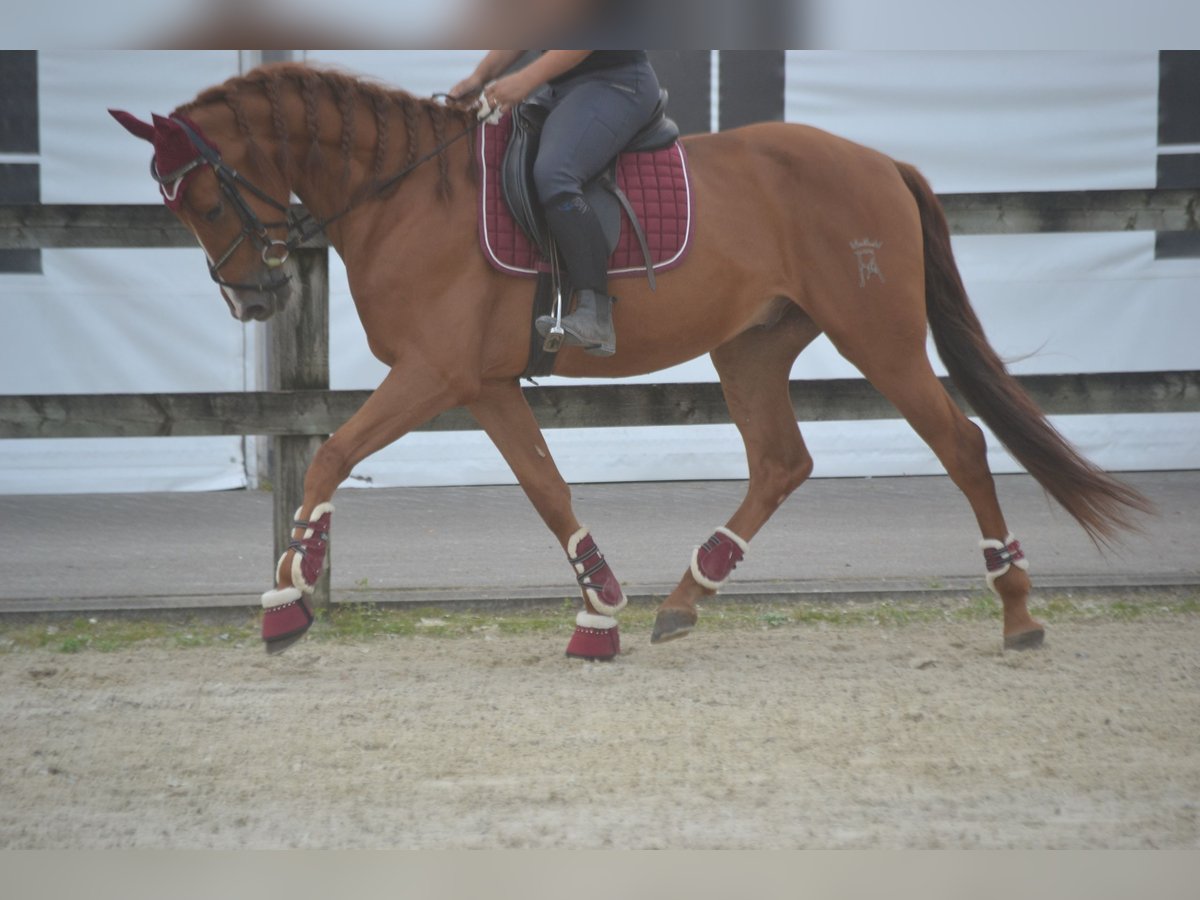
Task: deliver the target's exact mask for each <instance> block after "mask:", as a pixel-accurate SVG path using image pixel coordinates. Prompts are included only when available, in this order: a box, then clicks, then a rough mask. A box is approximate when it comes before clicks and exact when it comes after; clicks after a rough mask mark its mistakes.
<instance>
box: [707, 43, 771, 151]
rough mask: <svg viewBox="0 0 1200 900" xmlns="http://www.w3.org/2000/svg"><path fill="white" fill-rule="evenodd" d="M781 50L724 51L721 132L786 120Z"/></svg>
mask: <svg viewBox="0 0 1200 900" xmlns="http://www.w3.org/2000/svg"><path fill="white" fill-rule="evenodd" d="M783 79H784V54H783V51H782V50H722V51H721V107H720V116H721V130H722V131H725V130H726V129H728V128H736V127H738V126H739V125H749V124H751V123H752V122H779V121H782V120H783Z"/></svg>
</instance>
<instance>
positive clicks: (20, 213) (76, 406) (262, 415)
mask: <svg viewBox="0 0 1200 900" xmlns="http://www.w3.org/2000/svg"><path fill="white" fill-rule="evenodd" d="M940 199H941V201H942V204H943V206H944V207H945V209H946V214H947V217H948V219H949V220H950V227H951V231H952V232H953V233H954V234H956V235H972V234H1029V233H1050V232H1099V231H1109V232H1112V231H1190V232H1198V231H1200V189H1196V190H1193V189H1184V190H1118V191H1055V192H1038V193H1005V194H943V195H941V197H940ZM192 246H195V239H194V238H193V237H192V236H191V235H190V234H189V233H188V232H187V231H186V229H184V228H183V226H182V225H181V224H180V223H179V222H178V220H176V219H175V217H174V215H173V214H172V213H171V212H170V211H168V210H167V209H166V208H165V207H163V206H161V205H157V204H156V205H146V206H129V205H73V204H68V205H7V206H0V249H5V248H18V249H31V248H64V247H76V248H80V247H144V248H150V247H192ZM296 255H297V261H298V265H299V267H300V273H301V279H300V287H301V296H300V297H299V298H297V299H298V302H294V303H292V304H290V305H289V307H288V309H287V310H286V311H284V312H283V313H281V314H279V315H277V316H276V317H274V318H273V319H272V320H271V321H270V322H269V323H268V326H267V327H268V332H269V335H270V337H269V346H268V363H269V365H268V382H269V388H270V390H268V391H258V392H244V393H179V394H82V395H41V394H26V395H19V396H0V438H61V437H148V436H184V435H187V436H194V435H266V436H269V437H270V439H271V453H270V464H269V473H268V477H269V479H270V481H271V483H272V485H273V488H274V498H275V500H274V508H275V553H276V556H275V557H272V559H271V565H272V570H273V567H274V560H275V558H277V557H278V555H279V554H280V553H282V552H283V549H284V548H285V547H286V545H287V541H288V539H289V535H290V528H289V525H290V522H291V518H292V514H293V512H294V511H295V507H296V505H297V504H298V498H299V497H300V496H301V495H302V493H303V480H304V471H305V468H306V467H307V464H308V460H309V459H310V458H311V456H312V453H313V452H314V451H315V449H316V448H317V446H319V445H320V443H321V441H322V440H324V438H325V436H327V435H328V434H329V433H330V432H332V431H334V430H335V429H336V428H337V427H338V426H339V425H341V423H342V422H344V421H345V420H346V419H347V418H348V417H349V416H350V415H351V414H352V413H353V412H354V411H355V410H356V409H357V408H358V406H359V405H360V404H361V403H362V402H363V400H364V399H365V398H366V397H367V395H368V393H369V392H367V391H330V390H329V306H328V297H329V261H328V249H327V246H326V243H325V241H324V239H323V238H321V237H318V238H315V239H314V240H313V241H311V242H310V243H309V244H307V245H306V246H305V248H303V249H301V250H299V251H297V254H296ZM214 290H215V288H214ZM1019 380H1020V381H1021V383H1022V384H1023V385H1024V387H1025V389H1026V390H1027V391H1029V392H1030V394H1031V395H1032V396H1033V398H1034V399H1035V400H1036V401H1037V403H1038V404H1039V405H1040V406H1041V407H1042V408H1043V409H1045V410H1046V411H1047V412H1048V413H1051V414H1081V413H1117V412H1200V371H1183V372H1118V373H1104V374H1091V375H1039V376H1025V377H1022V378H1020V379H1019ZM946 384H947V387H949V388H950V390H951V393H952V395H953V396H954V397H955V399H956V400H958V402H959V403H960V404H962V400H961V398H959V397H958V394H957V392H956V391H955V390H954V389H953V387H952V386H951V385H949V383H948V382H946ZM525 395H526V397H527V398H528V400H529V402H530V405H531V406H532V407H533V410H534V413H535V415H536V416H537V419H538V421H539V423H540V424H541V425H542V427H543V428H588V427H605V426H640V425H710V424H723V423H727V422H729V414H728V411H727V410H726V409H725V404H724V401H723V399H722V397H721V390H720V386H719V385H716V384H612V385H602V386H593V385H585V386H554V387H550V386H533V387H527V388H526V389H525ZM791 396H792V406H793V408H794V409H795V411H796V418H797V419H798V420H800V421H822V420H839V419H840V420H847V419H888V418H895V417H897V413H896V411H895V409H894V408H893V407H892V406H891V404H890V403H888V402H887V401H886V400H884V399H883V397H882V396H880V395H879V394H878V393H877V392H876V391H875V390H874V388H872V387H871V386H870V385H869V384H868V383H867V382H865V381H863V380H861V379H832V380H823V381H794V382H792V384H791ZM477 427H478V426H477V425H476V423H475V422H474V420H473V419H472V418H471V417H470V415H469V414H468V413H467V412H466V411H465V410H452V411H450V412H447V413H445V414H443V415H441V416H438V417H437V418H436V419H434V420H432V421H431V422H428V423H427V424H425V425H424V426H422V429H421V430H429V431H460V430H473V429H476V428H477ZM328 584H329V580H328V574H327V575H326V576H325V578H323V579H322V583H321V584H320V585H318V588H317V595H316V601H317V603H318V604H319V605H320V604H325V603H328V597H329V593H328V590H329V589H328Z"/></svg>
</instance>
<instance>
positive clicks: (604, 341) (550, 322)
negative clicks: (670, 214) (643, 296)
mask: <svg viewBox="0 0 1200 900" xmlns="http://www.w3.org/2000/svg"><path fill="white" fill-rule="evenodd" d="M546 224H547V225H549V227H550V233H551V234H552V235H553V236H554V241H555V243H556V244H557V245H558V250H559V252H560V253H561V254H562V257H563V263H564V264H565V266H566V269H567V272H568V274H569V275H570V276H571V281H572V282H573V283H574V285H575V289H576V294H577V297H578V302H577V304H576V306H575V310H574V312H572V313H571V314H570V315H568V316H563V319H562V327H563V332H564V333H565V336H564V340H565V341H566V343H568V344H572V345H574V346H579V347H583V348H584V350H585V351H587V352H588V353H591V354H592V355H593V356H612V355H613V354H614V353H616V352H617V335H616V332H615V331H614V330H613V322H612V304H613V298H612V297H610V296H609V295H608V243H607V242H606V241H605V239H604V229H603V228H602V227H601V225H600V219H599V218H598V217H597V216H596V213H595V211H594V210H593V209H592V208H591V206H589V205H588V202H587V201H586V200H585V199H584V198H583V197H582V196H581V195H579V194H574V195H571V194H561V195H559V196H558V197H557V198H555V199H554V200H553V201H551V202H550V203H549V204H547V205H546ZM554 321H555V320H554V317H553V316H539V317H538V320H537V322H535V323H534V325H535V326H536V328H537V331H538V334H540V335H541V336H542V337H545V336H546V335H548V334H549V333H550V329H551V328H553V327H554Z"/></svg>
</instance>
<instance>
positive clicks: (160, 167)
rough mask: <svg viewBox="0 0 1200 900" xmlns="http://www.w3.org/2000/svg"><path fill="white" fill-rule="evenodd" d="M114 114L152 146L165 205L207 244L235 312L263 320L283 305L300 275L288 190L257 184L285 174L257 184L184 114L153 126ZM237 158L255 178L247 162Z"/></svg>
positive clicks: (211, 265) (247, 318)
mask: <svg viewBox="0 0 1200 900" xmlns="http://www.w3.org/2000/svg"><path fill="white" fill-rule="evenodd" d="M109 112H110V113H111V114H112V116H113V118H114V119H116V120H117V121H118V122H120V123H121V125H123V126H124V127H125V129H126V130H127V131H129V132H130V134H133V135H135V136H137V137H139V138H141V139H142V140H145V141H149V142H150V143H151V144H153V145H154V157H153V159H152V160H151V161H150V174H151V177H153V178H154V180H155V181H157V182H158V186H159V191H160V193H161V194H162V197H163V202H164V203H166V205H167V207H168V208H169V209H170V210H171V211H172V212H174V213H175V215H176V216H178V217H179V219H180V221H182V222H183V224H184V225H185V226H186V227H187V229H188V230H189V231H191V232H192V234H193V235H195V237H196V240H198V241H199V242H200V246H201V247H203V248H204V252H205V253H206V254H207V255H208V269H209V273H210V274H211V275H212V278H213V281H215V282H216V283H217V284H219V285H220V286H221V294H222V296H223V297H224V298H225V302H226V303H227V304H228V305H229V311H230V312H231V313H232V314H233V317H234V318H235V319H237V320H238V321H240V322H247V321H250V320H251V319H256V320H260V321H261V320H263V319H267V318H270V317H271V316H272V315H273V314H274V313H276V312H278V311H279V310H280V309H282V308H283V307H284V305H285V304H286V303H287V301H288V299H289V298H290V296H291V293H292V277H293V275H294V265H293V264H292V263H289V262H288V254H289V252H290V250H291V247H290V246H289V244H288V242H287V231H288V222H287V218H286V214H287V201H288V190H287V188H286V186H282V185H278V184H277V185H275V186H274V192H275V193H277V194H280V195H281V196H273V195H272V193H271V192H270V191H269V190H268V189H264V188H263V187H260V186H259V184H264V185H270V184H271V183H272V182H278V181H279V178H274V179H270V178H267V177H265V176H263V177H258V178H257V181H258V182H259V184H256V183H255V182H254V181H251V180H250V178H248V177H247V176H245V175H242V174H240V173H239V172H238V170H237V169H235V168H233V167H231V166H230V165H229V164H228V163H227V161H226V160H225V159H223V158H222V156H221V152H220V150H219V149H218V148H217V145H216V144H215V143H213V142H212V141H211V140H210V139H209V138H208V137H206V136H205V134H204V133H203V132H202V131H201V130H200V127H199V126H198V125H196V123H195V122H193V121H192V120H190V119H188V118H187V117H186V116H181V115H175V116H172V117H170V118H164V117H163V116H158V115H155V116H154V117H153V122H152V123H151V122H143V121H141V120H140V119H138V118H136V117H135V116H133V115H130V114H129V113H127V112H122V111H120V110H111V109H110V110H109ZM236 161H237V162H238V163H239V165H241V164H242V163H246V164H247V165H246V171H247V172H250V173H251V175H250V177H251V178H253V177H255V176H256V174H257V173H254V171H253V169H252V168H250V167H249V161H248V160H236ZM264 219H265V221H264ZM272 235H275V236H272Z"/></svg>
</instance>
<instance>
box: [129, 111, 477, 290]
mask: <svg viewBox="0 0 1200 900" xmlns="http://www.w3.org/2000/svg"><path fill="white" fill-rule="evenodd" d="M171 118H172V121H174V122H175V123H176V124H177V125H179V127H180V128H182V129H183V133H184V134H186V135H187V137H188V140H189V141H191V142H192V146H193V147H194V148H195V150H196V152H197V153H198V154H199V156H197V157H196V158H195V159H193V160H192V161H191V162H189V163H187V164H185V165H184V166H182V167H181V168H179V169H176V170H175V171H174V172H171V173H170V174H169V175H165V176H164V175H160V174H159V173H158V170H157V168H156V167H155V165H154V160H153V159H152V160H151V161H150V174H151V175H152V176H153V178H154V180H155V181H157V182H158V183H159V185H161V186H162V189H163V196H164V197H167V198H168V199H172V200H173V199H174V198H175V197H176V196H177V193H178V191H179V188H180V185H181V184H182V180H183V178H184V176H186V175H187V174H188V173H190V172H191V171H192V170H193V169H196V168H198V167H200V166H202V165H208V166H210V167H211V168H212V170H213V173H214V174H215V175H216V176H217V182H218V183H219V184H220V187H221V191H222V192H223V193H224V194H225V196H226V197H228V198H229V200H230V202H231V203H232V204H233V207H234V209H235V210H237V214H238V218H240V219H241V221H242V231H241V233H240V234H239V235H238V236H237V237H236V238H234V240H233V243H231V244H230V245H229V247H228V248H227V249H226V250H225V252H224V253H223V254H221V257H220V258H219V259H218V260H216V261H215V262H210V263H209V266H208V273H209V275H210V276H211V277H212V280H213V281H215V282H216V283H217V284H219V285H221V286H222V287H228V288H233V289H235V290H253V291H276V290H278V289H279V288H281V287H283V286H284V285H285V284H287V283H288V282H289V281H290V280H291V276H290V275H284V276H283V277H282V279H277V278H274V277H270V278H268V280H267V281H265V282H263V281H260V282H259V283H257V284H237V283H232V282H228V281H223V280H222V279H221V276H220V270H221V267H222V266H224V265H225V264H226V263H227V262H229V260H230V258H231V257H232V256H233V254H234V253H235V252H236V251H237V249H238V247H240V246H241V245H242V243H243V242H244V241H245V240H246V239H247V238H249V239H251V240H252V241H253V242H254V243H255V244H256V245H257V246H258V247H259V250H260V252H261V254H262V260H263V263H264V264H265V265H266V266H267V268H268V269H270V270H272V273H271V274H272V275H273V274H274V272H273V270H275V269H277V268H279V267H280V266H282V265H283V264H284V263H285V262H286V261H287V259H288V257H289V256H290V255H291V253H292V251H293V250H296V249H297V248H299V247H300V246H301V245H303V244H304V243H306V242H307V241H309V240H310V239H312V238H313V237H315V236H316V235H318V234H320V233H322V232H324V231H325V229H326V228H327V227H328V226H329V225H330V224H332V223H333V222H336V221H337V220H338V219H340V218H342V217H343V216H345V215H346V214H347V213H349V212H351V211H352V210H354V209H355V208H357V207H358V206H359V205H360V204H362V203H363V202H365V201H367V200H372V199H375V198H376V197H378V196H379V195H380V194H382V193H384V192H385V191H386V190H388V188H390V187H392V186H393V185H394V184H396V183H397V182H400V181H402V180H403V179H405V178H407V177H408V176H409V175H410V174H412V172H413V171H414V170H416V169H417V168H419V167H420V166H422V165H424V164H425V163H427V162H429V161H430V160H431V159H435V158H436V157H438V156H440V155H441V154H442V153H444V152H445V151H446V150H447V149H449V148H450V147H451V146H452V145H454V144H455V143H457V142H458V141H460V140H462V139H463V138H464V137H466V136H467V135H469V134H471V133H472V132H473V131H474V130H475V129H476V128H478V127H479V121H478V120H474V121H472V122H471V123H470V124H469V125H467V127H466V128H464V129H463V130H462V131H460V132H459V133H458V134H456V135H455V136H454V137H452V138H450V139H449V140H446V141H443V142H442V143H441V144H439V145H438V146H437V147H434V148H433V149H432V150H430V151H429V152H428V153H426V154H425V155H424V156H422V157H420V158H419V159H417V160H415V161H413V162H412V163H410V164H409V165H407V166H405V167H404V168H403V169H401V170H400V171H399V172H397V173H396V174H394V175H391V176H389V177H387V178H385V179H384V180H382V181H379V182H377V183H375V184H374V185H373V186H372V188H371V190H370V191H369V192H368V193H364V194H360V195H359V196H358V197H357V198H356V199H354V200H351V201H350V202H349V203H347V204H346V205H345V206H344V207H342V208H341V209H340V210H338V211H337V212H335V213H333V214H332V215H329V216H326V217H325V218H323V219H317V218H315V217H314V216H313V215H312V213H310V212H308V210H305V211H304V212H303V214H301V215H297V214H295V213H294V212H293V210H292V208H291V207H290V206H287V205H285V204H282V203H279V202H278V201H277V200H275V198H273V197H271V196H270V195H269V194H268V193H267V192H266V191H264V190H262V189H261V188H259V187H258V186H257V185H256V184H254V183H253V182H252V181H250V180H249V179H248V178H246V177H245V176H243V175H242V174H240V173H239V172H238V171H237V170H236V169H233V168H230V167H229V166H228V165H226V164H225V161H224V160H222V159H221V154H220V153H218V152H217V151H216V150H215V149H213V147H212V146H211V145H210V144H209V143H208V141H206V140H205V139H204V138H203V137H202V136H201V135H200V134H198V133H197V130H196V129H195V128H193V127H192V126H191V125H190V124H189V123H188V122H187V121H185V120H184V119H183V118H181V117H178V116H172V117H171ZM168 185H174V190H173V191H172V192H171V193H169V194H168V193H167V186H168ZM239 188H245V189H246V190H247V191H249V192H250V193H251V194H253V195H254V196H255V197H257V198H258V199H259V200H261V201H263V202H264V203H266V204H267V205H268V206H270V207H271V208H272V209H276V210H278V211H279V212H281V213H283V216H284V218H283V220H282V221H274V222H263V221H261V220H260V219H259V218H258V216H257V215H256V214H255V212H254V210H253V209H251V208H250V205H249V204H248V203H247V202H246V199H245V198H244V197H243V196H242V194H241V191H240V190H239ZM269 228H287V230H288V233H287V239H286V240H282V241H281V240H279V239H277V238H272V237H271V236H270V235H269V234H268V233H267V229H269ZM277 251H278V252H277Z"/></svg>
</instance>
